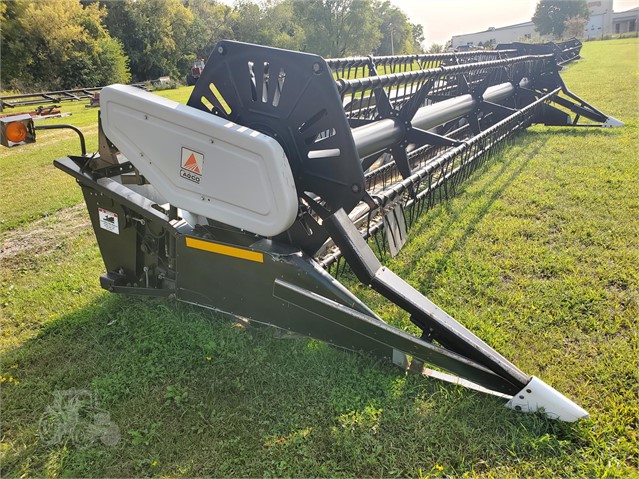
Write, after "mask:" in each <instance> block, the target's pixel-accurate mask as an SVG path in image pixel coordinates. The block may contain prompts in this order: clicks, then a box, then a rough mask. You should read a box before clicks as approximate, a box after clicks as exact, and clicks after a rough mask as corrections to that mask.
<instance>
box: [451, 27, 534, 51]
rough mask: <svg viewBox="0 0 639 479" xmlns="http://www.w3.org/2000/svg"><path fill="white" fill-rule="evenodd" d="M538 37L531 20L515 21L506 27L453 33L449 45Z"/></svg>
mask: <svg viewBox="0 0 639 479" xmlns="http://www.w3.org/2000/svg"><path fill="white" fill-rule="evenodd" d="M533 38H535V39H537V38H539V33H538V32H536V31H535V24H534V23H533V22H524V23H517V24H516V25H508V26H507V27H499V28H495V27H490V28H489V29H488V30H485V31H483V32H475V33H466V34H464V35H453V38H452V40H451V47H452V48H457V47H459V46H461V45H469V44H472V45H480V44H481V45H490V44H492V45H498V44H500V43H512V42H517V41H522V40H523V41H526V40H532V39H533Z"/></svg>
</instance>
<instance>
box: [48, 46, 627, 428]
mask: <svg viewBox="0 0 639 479" xmlns="http://www.w3.org/2000/svg"><path fill="white" fill-rule="evenodd" d="M559 69H560V68H559V66H558V62H557V59H556V56H555V55H554V54H552V53H540V54H523V55H522V54H519V51H518V50H517V49H510V50H502V51H494V52H488V51H481V52H468V53H463V54H459V53H457V54H438V55H418V56H393V57H379V58H371V57H360V58H347V59H332V60H326V61H325V60H324V59H322V58H321V57H319V56H316V55H311V54H306V53H299V52H291V51H285V50H279V49H275V48H268V47H261V46H256V45H248V44H243V43H238V42H230V41H222V42H220V43H219V44H218V45H217V46H216V48H215V50H214V52H213V54H212V55H211V57H210V58H209V61H208V63H207V66H206V68H205V69H204V71H203V72H202V75H201V77H200V79H199V80H198V82H197V84H196V86H195V88H194V90H193V93H192V95H191V98H190V100H189V102H188V105H180V104H177V103H175V102H172V101H169V100H166V99H162V98H159V97H157V96H155V95H152V94H150V93H147V92H143V91H139V90H137V89H134V88H131V87H126V86H122V85H113V86H111V87H107V88H105V89H104V90H103V91H102V93H101V97H100V103H101V127H100V147H99V148H100V151H99V156H98V155H93V156H86V155H83V156H71V157H68V158H63V159H60V160H56V162H55V164H56V166H57V167H58V168H60V169H62V170H63V171H66V172H67V173H69V174H70V175H72V176H73V177H75V178H76V179H77V181H78V182H79V184H80V185H81V187H82V190H83V193H84V197H85V201H86V203H87V207H88V211H89V215H90V217H91V221H92V224H93V227H94V230H95V233H96V237H97V240H98V244H99V246H100V250H101V253H102V256H103V259H104V263H105V266H106V270H107V272H106V274H104V275H103V276H102V277H101V278H100V281H101V285H102V286H103V287H104V288H105V289H108V290H110V291H113V292H118V293H127V294H139V295H147V296H164V297H174V298H177V299H178V300H180V301H184V302H187V303H191V304H196V305H199V306H202V307H205V308H208V309H213V310H217V311H223V312H226V313H230V314H233V315H235V316H240V317H243V318H246V319H247V320H250V321H254V322H257V323H264V324H269V325H271V326H276V327H279V328H282V329H286V330H290V331H295V332H298V333H301V334H305V335H309V336H311V337H314V338H318V339H321V340H324V341H328V342H330V343H331V344H335V345H337V346H340V347H343V348H346V349H350V350H357V351H366V352H369V353H371V354H374V355H377V356H380V357H383V358H388V359H389V360H391V361H393V362H394V363H396V364H398V365H400V366H402V367H408V366H409V365H410V366H411V368H412V369H414V370H415V369H416V370H421V369H422V366H423V363H428V364H429V365H431V366H434V367H435V368H437V370H433V369H428V370H425V371H427V372H428V373H429V374H430V375H432V376H435V377H439V378H441V379H444V380H449V381H454V382H458V383H461V384H463V385H465V386H468V387H471V388H474V389H476V390H479V391H482V392H486V393H490V394H493V395H497V396H499V397H502V398H504V399H505V400H506V401H507V402H506V404H507V406H508V407H511V408H513V409H517V410H521V411H539V410H543V411H544V412H545V413H546V414H547V415H548V416H550V417H553V418H559V419H562V420H566V421H574V420H577V419H579V418H581V417H584V416H587V413H586V412H585V411H584V410H583V409H581V408H580V407H579V406H577V405H576V404H574V403H573V402H572V401H570V400H569V399H568V398H566V397H564V396H563V395H561V394H560V393H558V392H557V391H555V390H554V389H553V388H552V387H550V386H548V385H546V384H545V383H543V381H541V380H540V379H539V378H536V377H534V376H529V375H527V374H525V373H523V372H522V371H520V370H519V369H518V368H517V367H516V366H514V365H513V364H511V363H510V362H509V361H508V360H507V359H506V358H504V357H503V356H501V355H500V354H499V353H498V352H496V351H495V350H494V349H492V348H491V347H490V346H489V345H487V344H486V343H484V342H483V341H482V340H481V339H479V338H478V337H477V336H475V335H474V334H473V333H471V332H470V331H469V330H468V329H466V328H465V327H464V326H462V325H461V324H460V323H458V322H457V321H455V320H454V319H453V318H452V317H451V316H449V315H448V314H446V313H445V312H444V311H442V310H441V309H440V308H439V307H437V305H435V304H434V303H433V302H431V301H430V300H429V299H428V298H426V297H425V296H423V295H422V294H421V293H420V292H419V291H417V290H416V289H415V288H413V287H412V286H410V285H409V284H408V283H407V282H405V281H404V280H402V279H401V278H399V277H398V276H397V275H395V274H394V273H393V272H392V271H390V270H389V269H388V268H387V267H386V266H384V265H383V264H382V261H380V258H379V257H382V258H383V257H384V256H385V255H386V254H391V255H394V254H397V253H398V251H399V250H400V249H401V248H402V246H403V244H404V242H405V241H406V237H407V234H408V232H409V231H410V227H411V226H412V225H413V224H414V223H415V222H416V220H417V218H418V217H419V216H420V214H421V213H422V212H423V211H425V210H426V209H428V208H429V207H431V206H432V205H433V204H435V203H436V202H437V201H439V200H440V199H444V198H446V197H447V196H448V195H450V194H452V193H453V192H454V190H455V188H456V186H457V185H458V183H459V182H460V181H462V180H464V179H465V178H466V177H468V175H470V174H471V173H472V172H473V171H474V170H476V169H477V167H478V166H480V165H481V164H482V163H483V162H485V161H486V160H487V159H488V158H489V157H490V156H491V155H493V154H495V153H496V152H498V151H499V150H500V149H501V147H502V146H503V145H504V144H505V143H507V141H508V140H509V139H510V138H512V137H513V135H514V134H516V133H517V132H518V131H520V130H523V129H525V128H526V127H528V126H530V125H531V124H533V123H543V124H546V125H552V126H571V125H578V126H581V125H583V126H595V127H602V126H604V127H609V126H620V125H622V123H621V122H619V121H618V120H616V119H614V118H612V117H609V116H607V115H605V114H604V113H602V112H600V111H599V110H597V109H596V108H594V107H593V106H591V105H589V104H588V103H586V102H585V101H583V100H582V99H580V98H578V97H577V96H576V95H574V94H573V93H571V92H570V91H569V90H568V89H567V87H566V85H565V84H564V83H563V81H562V79H561V77H560V76H559ZM583 119H585V120H587V121H586V122H585V123H583V122H582V120H583ZM367 240H368V242H367ZM371 245H373V247H371ZM376 253H377V254H376ZM345 264H348V266H349V267H350V269H351V270H352V272H353V273H354V274H355V276H356V277H357V278H358V279H359V280H360V281H361V282H362V283H363V284H364V285H366V286H369V287H370V288H371V289H373V290H374V291H376V292H377V293H379V295H380V296H381V297H383V298H384V299H385V300H386V301H388V302H390V303H391V304H394V305H396V306H397V307H398V308H399V309H401V310H403V311H404V312H405V313H406V314H407V315H408V316H409V317H410V320H411V322H412V323H413V324H414V325H415V327H416V328H418V330H419V331H420V333H419V335H418V336H413V335H410V334H408V333H406V332H404V331H401V330H398V329H396V328H393V327H391V326H389V325H388V324H386V323H385V322H384V321H382V319H381V318H380V317H379V316H378V315H377V314H376V313H375V312H374V311H372V310H371V309H370V308H369V307H368V306H367V305H366V304H364V303H363V302H362V301H361V300H360V299H359V298H358V297H356V296H355V295H354V294H353V293H352V292H350V291H349V290H348V289H346V288H345V287H344V286H343V285H342V284H341V283H339V282H338V281H337V280H336V278H335V277H334V276H331V274H329V273H334V274H335V275H336V274H337V273H339V271H341V270H342V269H343V266H344V265H345Z"/></svg>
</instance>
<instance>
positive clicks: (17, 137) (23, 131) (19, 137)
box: [6, 121, 27, 143]
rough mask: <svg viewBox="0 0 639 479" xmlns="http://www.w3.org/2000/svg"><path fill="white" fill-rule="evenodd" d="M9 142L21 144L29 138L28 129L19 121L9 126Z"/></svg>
mask: <svg viewBox="0 0 639 479" xmlns="http://www.w3.org/2000/svg"><path fill="white" fill-rule="evenodd" d="M6 134H7V140H9V141H12V142H14V143H20V142H21V141H24V139H25V138H26V137H27V127H26V126H24V125H23V124H22V123H20V122H19V121H14V122H13V123H9V124H8V125H7V133H6Z"/></svg>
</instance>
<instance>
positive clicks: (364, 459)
mask: <svg viewBox="0 0 639 479" xmlns="http://www.w3.org/2000/svg"><path fill="white" fill-rule="evenodd" d="M638 47H639V43H638V41H637V40H636V39H624V40H612V41H605V42H592V43H586V44H585V45H584V48H583V51H582V55H583V59H582V60H579V61H578V62H576V63H573V64H571V65H570V66H569V67H568V69H567V71H566V72H565V73H563V75H562V76H563V77H564V79H565V81H566V83H567V85H568V86H569V88H570V89H571V90H572V91H574V92H575V93H576V94H578V95H580V96H581V97H583V98H584V99H586V100H587V101H589V102H591V103H592V104H593V105H595V106H596V107H597V108H599V109H601V110H603V111H604V112H606V113H608V114H610V115H613V116H615V117H617V118H619V119H621V120H623V121H625V122H626V126H625V127H624V128H621V129H615V130H602V129H597V130H594V129H578V128H563V129H559V128H548V127H543V126H535V127H533V128H530V129H529V130H527V131H526V132H524V133H522V134H521V135H519V136H518V137H517V139H516V140H515V141H514V143H513V145H512V146H510V147H508V148H507V149H506V150H505V152H504V153H503V154H502V155H501V156H500V157H498V158H493V159H492V160H491V161H490V162H489V163H488V164H487V165H486V166H485V167H483V168H482V170H481V171H479V172H477V173H475V174H474V176H473V177H472V178H471V179H470V180H469V181H468V182H467V183H466V184H465V185H464V186H463V187H462V188H461V191H459V192H458V195H457V196H456V197H455V198H454V199H453V200H452V201H450V202H448V203H445V204H443V205H440V206H437V207H436V208H434V209H433V210H431V211H430V212H429V213H428V214H426V215H425V216H424V218H423V219H422V220H421V222H420V223H419V225H418V226H417V227H415V228H414V229H413V230H412V235H411V239H410V241H409V243H407V245H406V246H405V248H404V250H403V251H402V253H401V254H400V255H399V256H398V257H396V258H395V259H393V260H392V261H390V262H389V266H390V267H391V268H392V269H394V270H395V271H396V272H398V273H399V274H400V275H401V276H402V277H404V278H405V279H407V280H408V281H410V282H411V283H412V284H413V285H414V286H415V287H416V288H418V289H419V290H420V291H422V292H423V293H425V294H427V295H428V296H429V297H430V298H431V299H433V300H434V301H435V302H436V303H437V304H439V305H440V306H442V307H443V308H444V309H445V310H447V311H448V312H450V313H451V314H452V315H453V316H454V317H456V318H457V319H458V320H460V321H461V322H462V323H463V324H465V325H467V326H468V327H469V328H470V329H471V330H473V331H474V332H476V333H477V334H478V335H479V336H480V337H482V338H483V339H485V340H486V341H487V342H488V343H489V344H490V345H491V346H493V347H495V348H496V349H497V350H498V351H499V352H501V353H502V354H504V355H505V356H506V357H507V358H509V359H510V360H512V361H513V362H514V363H515V364H516V365H517V366H519V367H520V368H521V369H522V370H523V371H525V372H526V373H528V374H535V375H537V376H539V377H541V378H542V379H544V380H545V381H546V382H548V383H549V384H551V385H552V386H553V387H555V388H556V389H557V390H559V391H561V392H562V393H564V394H565V395H567V396H569V397H570V398H571V399H573V400H575V402H577V403H578V404H580V405H581V406H582V407H584V408H585V409H586V410H588V411H589V412H590V414H591V418H590V419H588V420H582V421H580V422H578V423H576V424H566V423H558V422H553V421H549V420H546V419H544V418H542V417H540V416H536V415H524V414H519V413H515V412H512V411H508V410H506V409H504V408H503V403H502V402H500V401H499V400H497V399H494V398H491V397H488V396H484V395H479V394H476V393H474V392H471V391H469V390H466V389H463V388H459V387H453V386H449V385H444V384H441V383H439V382H437V381H435V380H432V379H428V378H423V377H416V376H412V375H408V376H407V375H404V374H402V373H401V372H400V371H398V370H397V369H395V368H393V367H392V366H390V365H388V364H385V363H379V362H376V361H374V360H372V359H371V358H369V357H367V356H364V355H357V354H349V353H345V352H342V351H338V350H335V349H332V348H330V347H328V346H326V345H324V344H322V343H318V342H315V341H309V340H304V339H291V338H281V337H279V336H277V335H275V334H274V333H273V332H272V331H271V330H269V329H265V328H256V329H254V328H249V329H246V328H245V327H243V326H238V325H237V324H235V323H233V322H232V321H229V320H228V319H226V318H221V317H216V316H214V315H212V314H210V313H207V312H203V311H200V310H197V309H195V308H191V307H188V306H185V305H181V304H177V303H172V302H168V301H164V300H150V299H139V298H127V297H120V296H115V295H112V294H109V293H107V292H105V291H103V290H101V289H100V288H99V285H98V276H99V275H100V274H101V273H102V272H103V265H102V263H101V259H100V256H99V252H98V249H97V246H96V244H95V240H94V236H93V233H92V231H91V230H90V227H89V223H88V219H87V215H86V212H85V211H84V210H83V206H82V204H80V203H81V195H80V191H79V188H78V187H77V185H76V184H75V183H74V181H73V180H72V179H70V178H69V177H68V176H66V175H64V174H63V173H61V172H59V171H57V170H56V169H55V168H53V166H52V160H53V159H54V158H56V157H59V156H64V155H67V154H73V153H78V152H79V145H78V142H77V139H76V138H75V137H74V135H73V134H72V133H59V132H58V133H54V132H50V131H47V132H43V133H40V134H39V135H38V142H37V143H36V144H32V145H28V146H26V147H23V148H13V149H11V150H9V149H2V150H0V191H2V196H1V197H0V295H1V296H0V315H1V316H0V321H1V325H2V330H1V333H0V354H1V355H2V362H1V365H0V375H1V377H0V393H1V400H2V402H1V408H2V409H1V418H0V419H1V427H2V442H1V444H0V454H1V467H2V471H1V473H2V476H3V477H42V476H46V477H51V476H55V477H57V476H64V477H106V476H108V477H129V476H175V477H177V476H180V477H182V476H190V477H191V476H226V477H237V476H244V477H257V476H262V477H275V476H306V477H317V476H322V477H329V476H330V477H333V476H340V477H347V476H348V477H352V476H358V477H359V476H373V477H388V476H413V477H417V476H419V477H442V476H454V477H567V476H571V477H573V476H575V477H637V475H638V453H639V452H638V448H637V439H638V438H637V411H638V409H637V386H638V385H639V378H638V373H637V313H638V311H637V299H638V298H637V292H638V286H639V278H638V272H637V266H638V257H639V244H638V243H639V241H638V238H639V236H638V233H639V228H638V225H639V218H638V214H637V213H638V206H639V205H638V203H639V201H638V200H639V198H638V194H637V178H638V173H639V168H638V161H637V160H638V159H639V158H638V147H639V141H638V135H639V123H638V120H639V118H638V117H639V97H638V87H637V85H638V81H639V68H638V58H639V56H638V54H639V48H638ZM189 91H190V89H188V88H183V89H179V90H174V91H166V92H162V94H163V95H165V96H170V97H172V98H174V99H177V100H179V101H186V99H187V98H188V94H189ZM63 110H64V111H70V112H73V116H71V117H70V118H67V119H65V120H64V121H65V122H67V123H72V124H74V125H77V126H79V127H80V128H81V129H82V130H83V131H85V132H86V133H87V138H88V147H89V149H90V150H92V149H95V148H96V142H97V140H96V131H97V127H96V118H97V111H96V110H95V109H85V108H84V106H83V105H79V104H78V105H68V104H64V105H63ZM58 121H59V120H58ZM49 122H51V123H55V122H56V120H50V121H49ZM340 279H341V280H343V281H344V282H346V283H349V284H351V285H353V287H354V289H355V290H356V292H357V294H359V295H361V296H362V297H367V296H369V294H370V293H369V292H368V291H364V290H360V289H359V288H357V287H356V286H355V285H354V282H353V280H352V278H349V277H348V276H347V277H345V278H340ZM372 301H375V300H374V299H373V300H372ZM381 314H382V315H383V316H384V317H385V318H386V319H387V320H388V321H389V322H391V323H393V324H394V325H396V326H399V327H403V328H406V329H409V328H410V326H409V325H408V324H406V321H405V319H404V318H402V317H400V316H399V315H398V314H397V311H396V310H394V309H393V308H388V307H383V308H382V311H381ZM74 398H75V399H74ZM98 402H99V404H98ZM61 405H63V406H65V407H66V411H67V414H68V424H69V425H70V426H69V430H68V431H66V432H65V434H63V435H62V436H60V437H51V435H47V425H48V424H49V423H48V419H47V418H49V417H50V416H51V415H52V414H54V413H55V409H56V408H60V407H61ZM74 408H75V409H74ZM69 411H71V412H69ZM74 411H75V412H74ZM74 425H75V426H76V427H73V426H74ZM92 431H93V432H92ZM95 431H97V432H95ZM100 431H108V432H109V434H108V435H102V436H100V435H99V432H100Z"/></svg>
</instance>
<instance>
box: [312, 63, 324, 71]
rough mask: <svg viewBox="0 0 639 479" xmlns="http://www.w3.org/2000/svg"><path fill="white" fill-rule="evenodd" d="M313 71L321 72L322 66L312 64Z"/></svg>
mask: <svg viewBox="0 0 639 479" xmlns="http://www.w3.org/2000/svg"><path fill="white" fill-rule="evenodd" d="M313 71H314V72H315V73H319V72H320V71H322V66H321V65H320V64H319V63H318V62H315V63H313Z"/></svg>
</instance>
